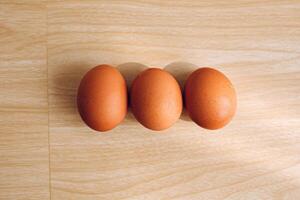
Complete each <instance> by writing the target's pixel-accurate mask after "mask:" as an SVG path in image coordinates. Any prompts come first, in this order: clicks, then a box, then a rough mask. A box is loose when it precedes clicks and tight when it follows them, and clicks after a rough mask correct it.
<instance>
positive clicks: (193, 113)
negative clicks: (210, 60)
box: [184, 68, 237, 129]
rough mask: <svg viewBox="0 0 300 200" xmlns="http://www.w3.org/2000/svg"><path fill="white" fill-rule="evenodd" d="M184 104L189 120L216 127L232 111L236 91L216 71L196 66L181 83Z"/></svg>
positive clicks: (222, 122)
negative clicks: (182, 83)
mask: <svg viewBox="0 0 300 200" xmlns="http://www.w3.org/2000/svg"><path fill="white" fill-rule="evenodd" d="M184 96H185V106H186V109H187V112H188V113H189V116H190V117H191V119H192V120H193V121H194V122H195V123H197V124H198V125H199V126H201V127H203V128H207V129H219V128H222V127H223V126H225V125H226V124H227V123H229V122H230V120H231V119H232V117H233V116H234V114H235V111H236V104H237V100H236V94H235V90H234V87H233V85H232V84H231V82H230V80H229V79H228V78H227V77H226V76H225V75H224V74H223V73H221V72H220V71H217V70H215V69H212V68H200V69H198V70H196V71H194V72H193V73H192V74H191V75H190V76H189V77H188V79H187V81H186V84H185V91H184Z"/></svg>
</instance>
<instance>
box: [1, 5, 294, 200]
mask: <svg viewBox="0 0 300 200" xmlns="http://www.w3.org/2000/svg"><path fill="white" fill-rule="evenodd" d="M132 62H135V63H132ZM102 63H107V64H112V65H115V66H117V67H118V68H119V69H122V73H124V75H125V76H126V78H127V79H128V80H130V79H132V78H133V77H134V76H135V75H136V73H137V72H139V71H140V70H141V69H142V67H143V65H145V66H147V67H149V66H155V67H161V68H167V69H168V70H169V71H171V72H172V73H173V74H175V75H176V76H177V77H178V78H179V79H184V77H185V76H186V75H187V74H188V73H190V72H191V71H192V70H193V67H192V65H191V64H189V63H192V64H194V65H196V66H214V67H216V68H217V69H219V70H221V71H222V72H224V73H225V74H226V75H227V76H228V77H229V78H230V79H231V80H232V82H233V83H234V85H235V87H236V90H237V94H238V111H237V114H236V116H235V118H234V120H233V121H232V123H230V124H229V125H228V126H226V127H225V128H224V129H221V130H218V131H207V130H204V129H202V128H199V127H197V126H196V125H195V124H194V123H192V122H191V121H189V119H188V117H187V116H186V114H185V113H184V114H183V115H182V117H181V119H180V120H179V121H178V122H177V123H176V124H175V125H174V126H172V127H171V128H170V129H168V130H166V131H163V132H159V133H157V132H152V131H150V130H147V129H145V128H143V127H142V126H141V125H140V124H139V123H137V122H136V120H135V119H134V117H133V116H132V114H131V113H130V112H129V113H128V116H127V117H126V119H125V121H124V122H123V123H122V124H121V125H119V126H118V127H117V128H115V129H114V130H112V131H110V132H108V133H105V134H102V133H97V132H95V131H92V130H90V129H89V128H88V127H87V126H85V125H84V124H83V122H82V121H81V120H80V117H79V115H78V113H77V110H76V106H75V102H76V101H75V95H76V88H77V86H78V83H79V81H80V78H81V77H82V75H83V74H84V73H85V72H86V71H87V70H89V69H90V68H92V67H94V66H96V65H97V64H102ZM170 64H171V65H170ZM299 196H300V2H299V1H297V0H294V1H293V0H289V1H275V0H273V1H268V0H266V1H242V0H240V1H197V0H182V1H158V0H154V1H147V0H146V1H145V0H134V1H127V0H126V1H96V0H87V1H80V0H68V1H67V0H66V1H56V0H53V1H39V0H23V1H22V0H19V1H18V0H12V1H11V0H1V1H0V199H1V200H2V199H3V200H10V199H14V200H18V199H26V200H28V199H39V200H40V199H43V200H44V199H45V200H47V199H53V200H61V199H72V200H74V199H84V200H85V199H93V200H94V199H101V200H119V199H123V200H125V199H126V200H141V199H149V200H154V199H164V200H169V199H172V200H173V199H174V200H175V199H176V200H199V199H230V200H237V199H247V200H250V199H251V200H252V199H285V200H291V199H295V200H296V199H299Z"/></svg>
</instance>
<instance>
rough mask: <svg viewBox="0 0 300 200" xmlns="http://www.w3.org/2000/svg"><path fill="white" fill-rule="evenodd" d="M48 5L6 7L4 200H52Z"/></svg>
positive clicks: (0, 52)
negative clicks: (48, 79)
mask: <svg viewBox="0 0 300 200" xmlns="http://www.w3.org/2000/svg"><path fill="white" fill-rule="evenodd" d="M46 33H47V28H46V4H43V3H30V4H15V3H3V2H2V1H1V3H0V199H3V200H4V199H5V200H7V199H14V200H17V199H49V194H50V193H49V159H48V158H49V151H48V99H47V65H46V63H47V58H46V56H47V54H46V42H47V38H46Z"/></svg>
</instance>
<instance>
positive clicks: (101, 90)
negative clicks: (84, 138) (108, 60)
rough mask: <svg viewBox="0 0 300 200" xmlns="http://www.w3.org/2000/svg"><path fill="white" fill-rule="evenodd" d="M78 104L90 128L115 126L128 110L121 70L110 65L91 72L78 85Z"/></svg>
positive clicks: (97, 128)
mask: <svg viewBox="0 0 300 200" xmlns="http://www.w3.org/2000/svg"><path fill="white" fill-rule="evenodd" d="M77 106H78V111H79V113H80V116H81V118H82V120H83V121H84V122H85V123H86V124H87V125H88V126H89V127H90V128H92V129H94V130H97V131H107V130H110V129H113V128H114V127H115V126H117V125H118V124H119V123H120V122H121V121H122V120H123V119H124V117H125V115H126V112H127V88H126V83H125V80H124V78H123V76H122V75H121V73H120V72H119V71H118V70H117V69H115V68H114V67H111V66H109V65H99V66H97V67H94V68H93V69H91V70H90V71H88V72H87V73H86V74H85V75H84V77H83V78H82V80H81V82H80V86H79V88H78V94H77Z"/></svg>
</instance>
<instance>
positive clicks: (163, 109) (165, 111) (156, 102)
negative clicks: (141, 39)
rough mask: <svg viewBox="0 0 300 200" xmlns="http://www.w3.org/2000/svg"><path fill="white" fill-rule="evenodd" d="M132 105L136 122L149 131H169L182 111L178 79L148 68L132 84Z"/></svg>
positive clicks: (162, 71)
mask: <svg viewBox="0 0 300 200" xmlns="http://www.w3.org/2000/svg"><path fill="white" fill-rule="evenodd" d="M130 101H131V103H130V105H131V108H132V112H133V114H134V116H135V118H136V119H137V120H138V121H139V122H140V123H141V124H142V125H143V126H145V127H146V128H149V129H152V130H157V131H158V130H163V129H166V128H169V127H170V126H171V125H172V124H173V123H174V122H175V121H176V120H177V119H178V118H179V117H180V114H181V111H182V94H181V90H180V86H179V84H178V83H177V81H176V80H175V78H174V77H173V76H172V75H171V74H169V73H168V72H166V71H164V70H162V69H158V68H149V69H147V70H145V71H143V72H141V73H140V74H139V75H138V76H137V77H136V78H135V80H134V81H133V83H132V87H131V91H130Z"/></svg>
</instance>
